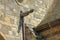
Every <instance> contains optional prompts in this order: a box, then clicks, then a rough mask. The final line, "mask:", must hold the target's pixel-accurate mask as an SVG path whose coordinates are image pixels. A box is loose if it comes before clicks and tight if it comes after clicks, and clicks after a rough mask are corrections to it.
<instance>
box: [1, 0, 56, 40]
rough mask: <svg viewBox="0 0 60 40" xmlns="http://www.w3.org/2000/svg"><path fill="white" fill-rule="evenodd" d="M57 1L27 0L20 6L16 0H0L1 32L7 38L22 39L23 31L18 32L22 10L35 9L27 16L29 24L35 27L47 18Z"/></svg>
mask: <svg viewBox="0 0 60 40" xmlns="http://www.w3.org/2000/svg"><path fill="white" fill-rule="evenodd" d="M56 2H57V0H25V1H23V2H22V3H21V6H19V5H17V3H16V2H15V0H0V32H1V34H3V35H4V36H3V37H4V38H5V40H22V31H20V33H19V34H18V33H17V27H18V22H19V14H20V13H19V12H20V10H22V11H23V12H25V11H28V10H30V9H34V12H33V13H32V14H30V15H28V16H26V17H25V23H26V24H27V26H29V28H33V27H36V26H37V25H38V24H40V23H41V21H42V20H43V19H45V15H46V14H48V12H50V11H51V10H52V8H54V5H55V4H56ZM52 5H53V6H52ZM49 15H50V14H49ZM56 18H57V17H56ZM30 40H32V39H30ZM34 40H35V39H34Z"/></svg>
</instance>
